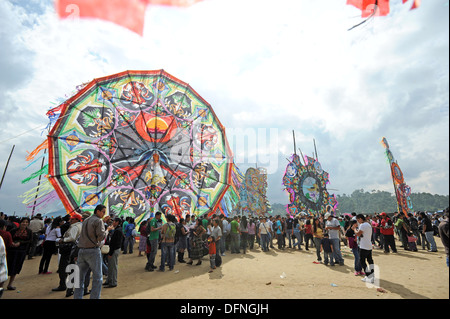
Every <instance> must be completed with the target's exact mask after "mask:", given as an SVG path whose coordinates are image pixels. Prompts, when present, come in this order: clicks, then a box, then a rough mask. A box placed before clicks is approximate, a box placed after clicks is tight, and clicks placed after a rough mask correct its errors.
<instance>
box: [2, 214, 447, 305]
mask: <svg viewBox="0 0 450 319" xmlns="http://www.w3.org/2000/svg"><path fill="white" fill-rule="evenodd" d="M448 213H449V212H448V208H447V209H446V210H445V211H444V214H443V215H442V216H438V215H435V214H434V215H430V214H427V213H426V212H415V213H411V214H408V216H406V215H405V214H403V213H394V214H393V215H392V214H390V215H391V216H388V214H386V213H384V212H382V213H380V214H377V213H375V214H373V215H370V216H367V215H363V214H356V213H352V214H346V215H344V216H334V213H333V212H332V211H327V212H326V213H325V214H317V215H315V216H314V215H308V214H306V213H301V214H298V215H297V216H291V215H289V214H287V215H286V216H281V215H278V216H270V217H266V216H261V217H247V216H234V217H226V216H224V215H223V214H222V215H212V216H210V217H198V216H195V215H192V216H191V215H186V216H185V218H180V219H179V220H178V219H177V218H176V217H175V216H174V215H167V216H166V215H164V218H163V214H162V213H161V212H157V213H156V214H155V216H154V217H152V218H150V219H148V220H144V221H142V222H141V223H140V224H139V229H137V228H136V224H135V220H134V219H133V218H131V217H128V218H125V219H124V218H119V217H114V216H109V215H107V214H106V207H105V206H103V205H98V206H97V207H96V208H95V210H94V213H93V214H90V213H87V212H86V213H83V214H79V213H72V214H70V215H66V216H64V217H56V218H53V219H45V220H43V218H42V217H41V216H40V214H37V215H36V216H34V217H33V218H32V219H30V218H28V217H22V218H20V219H18V218H16V217H14V216H6V215H4V214H3V213H2V214H1V215H0V297H1V294H2V293H3V290H4V284H5V283H6V282H7V281H8V277H9V281H8V283H7V285H6V289H7V290H15V289H16V288H15V286H14V285H13V284H14V280H15V278H16V276H17V275H18V274H19V273H20V271H21V269H22V266H23V264H24V262H25V260H26V259H33V258H36V257H40V258H41V260H40V263H39V268H38V269H37V274H38V275H48V274H50V273H51V272H49V271H48V269H49V264H50V261H51V259H52V257H53V256H55V255H58V271H57V272H58V275H59V282H58V286H57V287H55V288H54V289H52V290H53V291H65V292H66V297H69V296H72V295H73V296H74V298H75V299H81V298H83V296H85V295H88V294H89V295H90V298H92V299H99V298H100V296H101V290H102V288H114V287H117V285H118V263H119V255H120V254H133V253H134V248H135V243H136V239H137V238H138V239H139V245H138V247H137V248H138V254H137V256H139V257H143V256H145V257H146V262H145V267H144V269H145V271H148V272H153V271H159V272H164V271H166V267H167V270H168V271H172V270H173V269H174V265H175V263H177V262H178V263H180V264H186V265H187V266H191V265H196V266H198V265H201V264H202V260H203V259H204V258H208V256H209V266H210V267H209V272H213V271H214V270H215V269H216V268H217V267H220V265H221V263H222V257H223V256H225V255H226V254H227V253H230V254H246V253H247V251H248V250H249V249H250V250H253V249H260V250H261V251H263V252H268V251H270V250H271V249H278V250H279V251H283V250H285V249H287V248H290V249H294V250H303V249H305V250H310V249H314V251H315V255H316V257H317V258H316V261H314V263H317V264H324V265H326V266H328V265H329V266H335V265H344V258H343V254H342V252H341V247H342V245H345V246H348V247H349V248H350V249H351V251H352V253H353V255H354V264H353V267H354V270H355V273H354V274H355V275H356V276H359V275H363V276H364V277H363V278H362V281H365V282H371V283H373V282H374V276H375V275H374V269H373V264H374V261H373V256H372V251H373V249H380V250H383V251H384V253H386V254H388V253H390V252H391V251H392V253H396V252H397V249H398V248H403V249H404V250H407V251H412V252H414V251H418V249H419V248H420V247H421V248H422V249H423V250H427V251H429V252H436V251H437V246H436V239H435V237H440V239H441V240H442V243H443V245H444V247H445V250H446V255H447V267H448V265H449V257H448V232H449V230H448ZM164 219H165V221H164ZM396 239H397V240H398V241H399V242H400V243H401V245H399V247H398V248H397V246H396ZM274 245H276V246H277V248H275V246H274ZM158 250H159V251H160V260H157V259H156V257H157V253H158ZM186 257H187V259H188V260H185V258H186ZM322 257H323V258H322ZM194 262H195V264H194ZM69 265H76V266H77V267H78V270H79V272H78V274H79V277H78V282H76V283H75V282H74V280H75V279H71V280H72V282H71V281H70V280H68V276H69V275H70V272H69V271H68V268H70V267H68V266H69ZM104 279H105V280H104ZM69 283H72V284H70V285H69ZM89 285H91V289H90V290H89V289H88V287H89Z"/></svg>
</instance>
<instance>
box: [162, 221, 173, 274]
mask: <svg viewBox="0 0 450 319" xmlns="http://www.w3.org/2000/svg"><path fill="white" fill-rule="evenodd" d="M175 222H176V217H175V216H174V215H168V216H167V223H165V224H164V225H163V226H162V229H161V265H160V266H159V271H164V270H165V265H166V260H168V261H169V270H173V267H174V265H175V234H176V231H177V228H176V226H175Z"/></svg>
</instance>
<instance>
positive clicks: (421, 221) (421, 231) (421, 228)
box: [417, 213, 430, 250]
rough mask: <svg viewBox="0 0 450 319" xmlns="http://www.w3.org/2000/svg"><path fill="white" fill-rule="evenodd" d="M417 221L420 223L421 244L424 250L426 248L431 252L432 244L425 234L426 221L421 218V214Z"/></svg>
mask: <svg viewBox="0 0 450 319" xmlns="http://www.w3.org/2000/svg"><path fill="white" fill-rule="evenodd" d="M417 221H418V222H419V233H420V243H421V244H422V250H425V247H426V249H427V250H430V243H429V242H428V240H427V237H426V236H425V234H424V232H423V224H424V220H423V218H422V216H420V213H419V217H417Z"/></svg>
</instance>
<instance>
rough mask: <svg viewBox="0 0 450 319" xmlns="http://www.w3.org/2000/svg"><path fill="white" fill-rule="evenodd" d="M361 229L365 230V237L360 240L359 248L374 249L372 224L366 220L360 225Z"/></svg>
mask: <svg viewBox="0 0 450 319" xmlns="http://www.w3.org/2000/svg"><path fill="white" fill-rule="evenodd" d="M359 230H361V231H362V232H363V237H362V238H360V241H359V248H361V249H365V250H372V226H370V224H369V223H368V222H364V223H362V224H361V225H359Z"/></svg>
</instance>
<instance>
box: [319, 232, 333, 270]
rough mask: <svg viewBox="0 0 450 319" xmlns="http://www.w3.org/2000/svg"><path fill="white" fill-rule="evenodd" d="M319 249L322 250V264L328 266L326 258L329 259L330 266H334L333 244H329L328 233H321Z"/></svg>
mask: <svg viewBox="0 0 450 319" xmlns="http://www.w3.org/2000/svg"><path fill="white" fill-rule="evenodd" d="M320 249H321V250H323V258H324V262H323V263H324V265H325V266H328V260H329V261H330V266H334V257H333V245H331V242H330V238H329V237H328V234H324V235H323V238H322V239H321V241H320ZM319 254H320V252H319Z"/></svg>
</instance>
